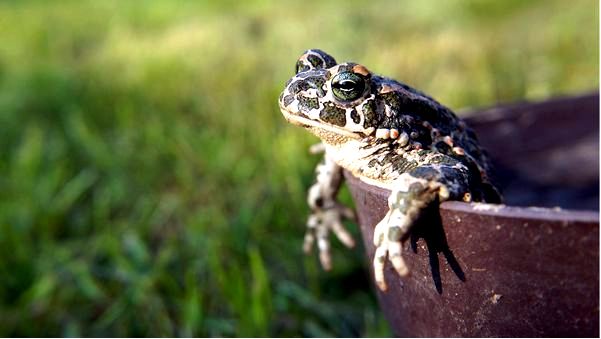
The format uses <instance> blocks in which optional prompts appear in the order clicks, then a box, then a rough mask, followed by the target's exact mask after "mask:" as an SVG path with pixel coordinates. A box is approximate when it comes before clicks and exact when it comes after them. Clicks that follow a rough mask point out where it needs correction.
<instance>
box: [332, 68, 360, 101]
mask: <svg viewBox="0 0 601 339" xmlns="http://www.w3.org/2000/svg"><path fill="white" fill-rule="evenodd" d="M332 91H333V92H334V97H336V99H338V100H341V101H353V100H355V99H358V98H359V97H361V95H363V92H364V91H365V80H363V78H362V77H360V76H359V75H357V74H355V73H352V72H342V73H339V74H337V75H336V76H335V77H334V79H332Z"/></svg>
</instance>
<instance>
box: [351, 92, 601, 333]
mask: <svg viewBox="0 0 601 339" xmlns="http://www.w3.org/2000/svg"><path fill="white" fill-rule="evenodd" d="M471 116H472V118H468V119H466V121H467V123H468V125H469V126H471V127H472V128H473V129H474V130H475V131H476V133H477V134H478V136H479V139H480V141H481V143H482V145H483V146H484V147H485V148H486V149H487V150H488V151H489V153H490V155H491V157H492V158H493V160H494V163H495V165H496V168H497V173H496V174H497V176H498V179H499V180H498V181H499V182H500V187H501V189H502V191H503V192H504V195H505V205H484V204H475V203H474V204H468V203H463V202H445V203H443V204H442V205H441V206H440V209H436V208H434V209H431V210H430V211H428V213H425V214H424V217H423V218H422V220H421V221H420V224H419V226H417V227H416V228H415V229H414V232H413V235H412V239H410V240H409V241H408V242H407V244H405V247H404V248H405V252H404V254H403V256H404V258H405V260H406V262H407V265H408V266H409V267H410V269H411V275H410V276H409V277H406V278H400V277H399V276H397V275H396V273H395V272H394V270H393V268H392V267H391V266H390V265H387V267H386V272H385V276H386V281H387V282H388V291H386V292H381V291H379V290H378V289H377V288H375V290H376V291H377V294H378V298H379V302H380V305H381V307H382V309H383V311H384V313H385V316H386V318H387V319H388V321H389V323H390V325H391V326H392V328H393V330H394V332H395V334H397V335H398V336H410V337H440V336H444V337H459V336H470V337H474V336H475V337H514V336H520V337H538V336H568V337H573V336H588V337H598V336H599V213H598V207H599V194H598V193H599V176H598V173H599V172H598V170H599V149H598V142H599V130H598V126H599V97H598V95H597V94H591V95H585V96H580V97H572V98H561V99H554V100H551V101H546V102H540V103H522V104H515V105H511V106H503V107H496V108H492V109H488V110H483V111H480V112H477V113H474V114H472V115H471ZM345 176H346V177H347V181H348V183H349V187H350V190H351V193H352V195H353V198H354V200H355V204H356V208H357V213H358V217H359V223H360V226H361V232H362V236H363V239H364V244H365V248H366V251H367V260H368V262H369V263H371V261H372V259H373V255H374V246H373V243H372V237H373V228H374V226H375V225H376V224H377V222H378V221H380V220H381V219H382V218H383V217H384V215H385V214H386V211H387V204H386V199H387V197H388V194H389V191H386V190H383V189H380V188H377V187H373V186H369V185H366V184H364V183H363V182H361V181H359V180H358V179H356V178H354V177H352V176H351V175H349V173H345ZM527 206H536V207H527ZM370 266H371V265H370Z"/></svg>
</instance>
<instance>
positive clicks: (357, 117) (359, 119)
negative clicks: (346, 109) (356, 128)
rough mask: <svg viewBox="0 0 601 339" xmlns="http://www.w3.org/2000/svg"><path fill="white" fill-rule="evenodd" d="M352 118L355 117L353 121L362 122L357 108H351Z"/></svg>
mask: <svg viewBox="0 0 601 339" xmlns="http://www.w3.org/2000/svg"><path fill="white" fill-rule="evenodd" d="M351 119H353V122H354V123H356V124H358V123H360V122H361V117H360V116H359V113H357V110H355V109H354V108H353V109H352V110H351Z"/></svg>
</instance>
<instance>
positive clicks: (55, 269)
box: [0, 0, 599, 336]
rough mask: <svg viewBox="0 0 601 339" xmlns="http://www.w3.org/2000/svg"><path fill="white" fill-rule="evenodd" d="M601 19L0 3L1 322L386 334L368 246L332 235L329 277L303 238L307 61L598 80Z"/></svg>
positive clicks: (473, 95) (420, 7) (123, 330)
mask: <svg viewBox="0 0 601 339" xmlns="http://www.w3.org/2000/svg"><path fill="white" fill-rule="evenodd" d="M598 20H599V19H598V3H597V1H593V0H582V1H574V0H572V1H563V0H557V1H547V0H541V1H521V0H520V1H484V0H475V1H458V0H452V1H437V0H433V1H369V2H365V1H328V2H322V1H278V2H275V1H274V2H269V1H258V0H257V1H246V2H243V3H242V2H240V3H239V2H238V1H220V2H217V1H215V2H209V1H206V2H191V1H145V2H125V1H77V2H75V1H73V2H70V1H61V2H58V1H3V2H1V3H0V42H1V43H0V147H1V150H2V152H1V153H0V277H1V278H0V336H386V335H390V334H391V332H390V329H389V327H388V325H387V324H386V322H385V321H384V319H383V317H382V314H381V312H380V311H379V309H378V307H377V303H376V301H375V298H374V294H373V289H372V287H371V285H370V283H369V280H368V275H367V270H366V267H367V263H366V260H365V259H364V258H363V256H362V249H361V248H357V249H355V250H353V251H347V250H344V249H343V248H342V246H340V244H339V243H338V242H337V241H333V244H334V249H333V256H334V265H335V267H334V270H333V271H332V272H327V273H326V272H323V271H322V270H321V269H320V267H319V265H318V262H317V259H316V257H315V256H309V257H305V256H303V255H302V253H301V242H302V236H303V234H304V223H305V219H306V216H307V212H308V210H307V207H306V205H305V191H306V189H307V187H308V186H309V185H310V184H311V183H312V180H313V178H312V176H313V166H314V165H315V164H316V163H317V161H318V160H319V159H318V157H315V156H311V155H309V153H308V152H307V148H308V146H309V145H311V144H312V143H314V142H315V141H316V139H315V138H314V137H312V136H311V135H309V134H308V133H306V132H305V131H303V130H301V129H299V128H296V127H292V126H289V125H287V124H286V123H285V121H284V120H283V118H282V117H281V114H280V112H279V109H278V105H277V97H278V95H279V92H280V90H281V89H282V88H283V84H284V83H285V81H286V80H287V79H288V78H289V77H290V76H291V75H292V72H293V69H294V64H295V61H296V58H297V57H298V56H299V55H300V54H301V53H302V52H303V51H304V50H305V49H308V48H322V49H324V50H326V51H328V52H329V53H331V54H332V55H334V56H335V57H336V58H337V59H338V60H339V61H348V60H353V61H357V62H360V63H363V64H365V65H367V66H368V67H369V68H370V69H371V70H372V71H375V72H377V73H380V74H385V75H388V76H391V77H394V78H397V79H399V80H401V81H404V82H407V83H409V84H411V85H414V86H416V87H417V88H420V89H422V90H424V91H425V92H427V93H429V94H431V95H433V96H434V97H436V98H437V99H439V100H440V101H441V102H443V103H445V104H447V105H448V106H450V107H451V108H454V109H459V108H462V107H466V106H489V105H493V104H495V103H497V102H505V101H514V100H522V99H544V98H547V97H550V96H555V95H563V94H572V93H579V92H582V91H588V90H592V89H596V88H597V87H598V74H599V65H598V51H599V42H598V41H599V36H598ZM343 200H344V201H345V202H346V203H348V204H351V203H352V202H351V200H350V199H349V195H348V192H347V191H344V192H343ZM349 226H351V228H352V229H353V232H354V234H355V236H356V237H358V232H357V231H356V227H354V226H353V225H349Z"/></svg>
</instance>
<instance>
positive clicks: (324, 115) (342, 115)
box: [319, 104, 346, 126]
mask: <svg viewBox="0 0 601 339" xmlns="http://www.w3.org/2000/svg"><path fill="white" fill-rule="evenodd" d="M319 118H320V119H321V120H323V121H325V122H327V123H330V124H332V125H336V126H344V125H346V111H345V110H343V109H342V108H338V107H336V106H334V105H332V104H326V105H325V106H324V108H323V110H322V111H321V113H320V114H319Z"/></svg>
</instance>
